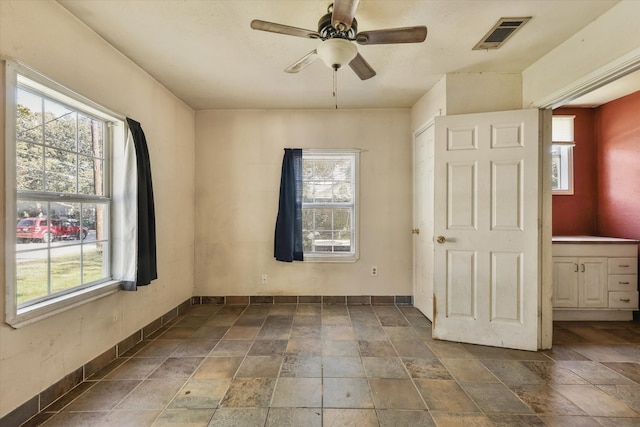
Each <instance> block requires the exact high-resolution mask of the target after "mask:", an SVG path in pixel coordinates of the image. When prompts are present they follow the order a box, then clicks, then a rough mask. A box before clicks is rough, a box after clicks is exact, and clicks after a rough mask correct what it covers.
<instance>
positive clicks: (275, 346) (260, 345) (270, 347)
mask: <svg viewBox="0 0 640 427" xmlns="http://www.w3.org/2000/svg"><path fill="white" fill-rule="evenodd" d="M287 344H288V342H287V340H256V341H254V342H253V345H252V346H251V349H249V353H247V354H248V355H249V356H282V355H284V352H285V350H286V348H287Z"/></svg>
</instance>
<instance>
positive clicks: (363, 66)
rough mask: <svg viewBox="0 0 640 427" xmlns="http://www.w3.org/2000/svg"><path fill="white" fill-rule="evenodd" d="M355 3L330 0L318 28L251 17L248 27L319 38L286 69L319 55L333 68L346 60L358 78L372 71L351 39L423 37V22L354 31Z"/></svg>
mask: <svg viewBox="0 0 640 427" xmlns="http://www.w3.org/2000/svg"><path fill="white" fill-rule="evenodd" d="M358 3H359V0H334V3H333V4H331V5H329V8H328V9H327V14H326V15H324V16H322V18H320V20H319V21H318V31H312V30H306V29H304V28H297V27H291V26H288V25H283V24H276V23H274V22H267V21H261V20H259V19H254V20H253V21H251V28H253V29H254V30H260V31H268V32H270V33H278V34H285V35H289V36H296V37H305V38H309V39H319V40H321V41H320V43H319V44H318V46H317V47H316V48H315V49H314V50H312V51H311V52H309V53H308V54H306V55H305V56H303V57H302V58H300V59H298V60H297V61H296V62H294V63H293V64H291V65H290V66H289V67H287V69H285V71H286V72H287V73H297V72H299V71H300V70H302V69H304V68H305V67H306V66H308V65H309V64H311V63H313V62H314V61H315V60H316V59H318V58H320V59H322V61H323V62H324V63H325V64H327V66H329V67H331V68H332V69H333V70H338V69H339V68H340V67H342V66H343V65H345V64H349V66H350V67H351V69H352V70H353V71H354V72H355V73H356V75H357V76H358V77H360V79H362V80H367V79H370V78H371V77H373V76H375V75H376V72H375V70H374V69H373V68H372V67H371V65H369V63H368V62H367V61H366V60H365V59H364V58H363V57H362V55H360V54H359V53H358V48H357V47H356V45H354V44H353V43H352V42H354V41H355V42H357V43H358V44H361V45H374V44H394V43H421V42H423V41H425V39H426V38H427V27H425V26H424V25H420V26H415V27H401V28H388V29H382V30H372V31H362V32H358V22H357V21H356V19H355V14H356V9H357V8H358Z"/></svg>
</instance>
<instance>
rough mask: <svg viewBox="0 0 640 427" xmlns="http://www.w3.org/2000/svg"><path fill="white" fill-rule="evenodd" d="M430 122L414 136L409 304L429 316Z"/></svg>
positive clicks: (431, 255) (430, 231)
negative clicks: (412, 234) (411, 277)
mask: <svg viewBox="0 0 640 427" xmlns="http://www.w3.org/2000/svg"><path fill="white" fill-rule="evenodd" d="M433 140H434V127H433V124H432V125H431V126H428V127H427V128H426V129H424V130H423V131H421V132H419V133H418V134H417V135H416V136H415V138H414V153H413V158H414V167H413V182H414V184H413V224H414V237H413V239H414V240H413V257H414V259H413V288H414V289H413V299H414V301H413V304H414V306H415V307H416V308H418V309H419V310H420V311H421V312H422V313H423V314H424V315H425V316H427V318H428V319H429V320H432V319H433Z"/></svg>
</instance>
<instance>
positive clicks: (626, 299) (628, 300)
mask: <svg viewBox="0 0 640 427" xmlns="http://www.w3.org/2000/svg"><path fill="white" fill-rule="evenodd" d="M620 301H622V302H631V300H630V299H629V298H620Z"/></svg>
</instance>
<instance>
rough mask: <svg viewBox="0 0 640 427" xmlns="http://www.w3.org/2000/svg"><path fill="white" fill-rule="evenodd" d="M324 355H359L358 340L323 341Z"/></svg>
mask: <svg viewBox="0 0 640 427" xmlns="http://www.w3.org/2000/svg"><path fill="white" fill-rule="evenodd" d="M322 355H323V356H344V357H358V356H359V355H360V353H359V352H358V346H357V344H356V341H346V340H345V341H333V340H323V341H322Z"/></svg>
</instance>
